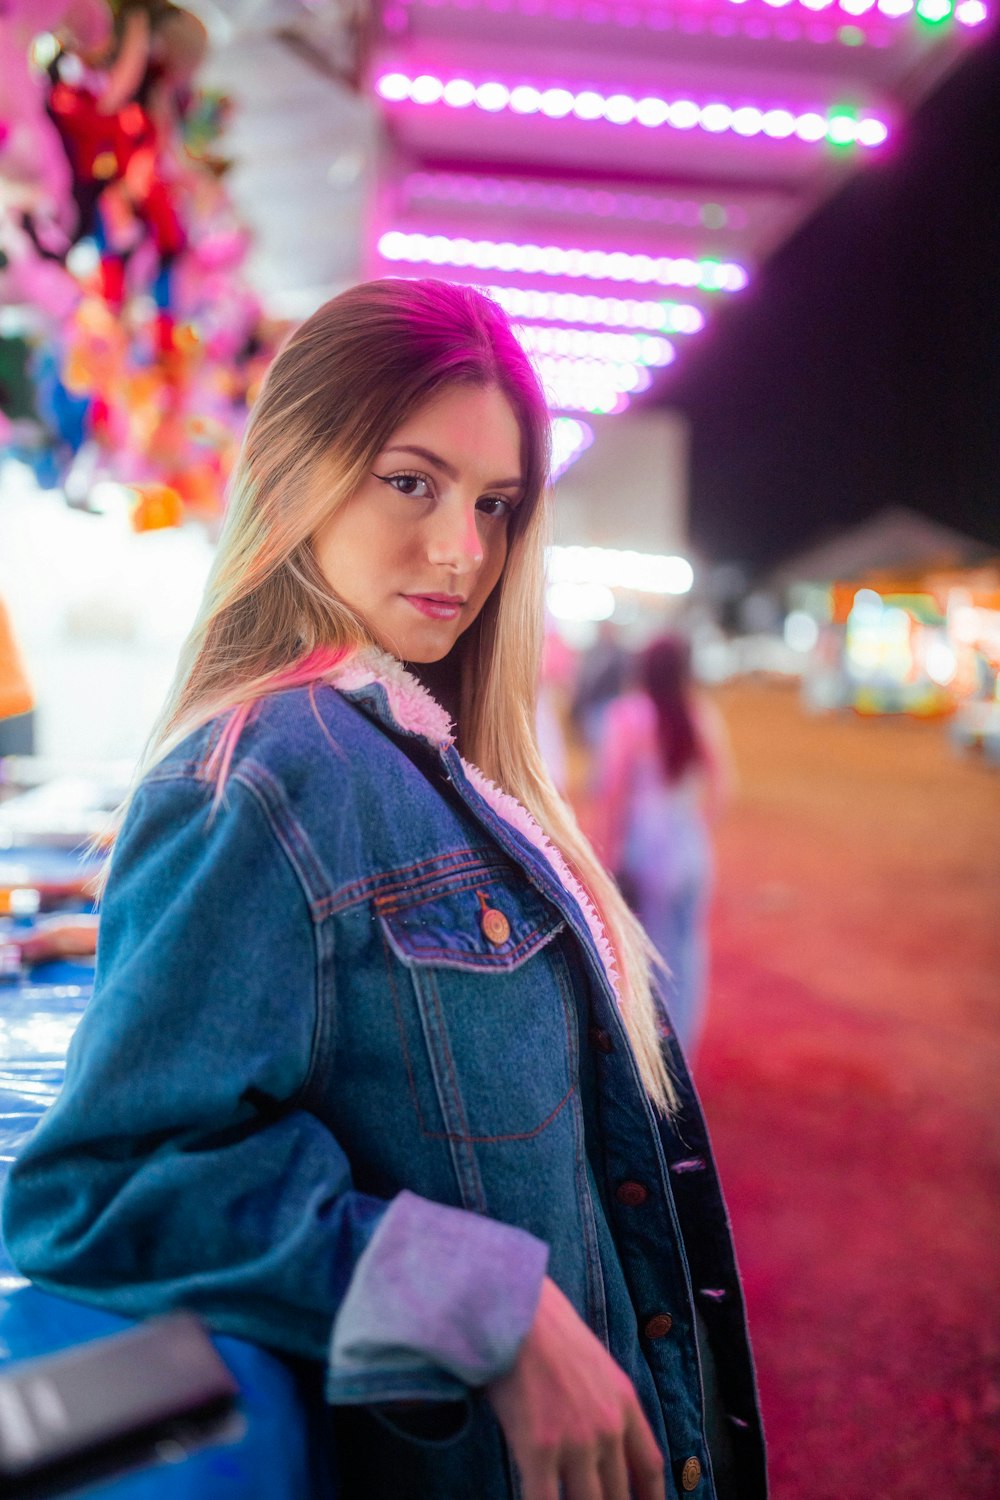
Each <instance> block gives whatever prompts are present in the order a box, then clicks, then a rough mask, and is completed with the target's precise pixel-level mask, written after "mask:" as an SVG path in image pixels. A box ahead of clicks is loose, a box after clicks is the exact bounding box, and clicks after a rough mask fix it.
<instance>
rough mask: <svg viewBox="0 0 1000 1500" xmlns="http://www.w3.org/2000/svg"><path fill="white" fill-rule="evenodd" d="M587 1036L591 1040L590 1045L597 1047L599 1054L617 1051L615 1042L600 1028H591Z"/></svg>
mask: <svg viewBox="0 0 1000 1500" xmlns="http://www.w3.org/2000/svg"><path fill="white" fill-rule="evenodd" d="M587 1035H588V1037H589V1039H590V1045H591V1046H592V1047H596V1048H597V1050H598V1052H613V1051H614V1050H615V1044H614V1042H613V1041H612V1040H611V1038H610V1036H609V1035H608V1033H607V1032H606V1031H602V1030H601V1028H600V1026H591V1028H590V1031H589V1032H588V1033H587Z"/></svg>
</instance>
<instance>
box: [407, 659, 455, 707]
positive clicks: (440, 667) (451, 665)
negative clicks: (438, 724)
mask: <svg viewBox="0 0 1000 1500" xmlns="http://www.w3.org/2000/svg"><path fill="white" fill-rule="evenodd" d="M403 666H404V667H405V668H406V670H407V671H408V672H410V673H412V675H413V676H414V677H415V678H416V679H417V681H418V682H419V683H420V684H421V685H422V686H423V687H425V688H426V689H427V691H428V692H429V693H430V695H431V697H432V698H433V699H435V701H436V702H438V703H440V705H441V707H442V708H443V709H444V711H445V713H446V714H447V715H448V717H449V718H450V719H451V721H452V723H453V724H456V725H457V723H458V711H459V707H460V703H461V673H460V668H459V662H458V658H457V656H456V654H455V652H453V651H452V652H449V653H448V655H447V656H445V657H443V658H442V659H441V661H416V662H414V661H404V663H403Z"/></svg>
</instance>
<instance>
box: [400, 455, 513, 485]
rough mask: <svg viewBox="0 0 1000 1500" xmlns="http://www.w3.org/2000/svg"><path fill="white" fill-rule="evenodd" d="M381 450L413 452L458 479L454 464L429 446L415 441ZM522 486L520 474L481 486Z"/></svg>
mask: <svg viewBox="0 0 1000 1500" xmlns="http://www.w3.org/2000/svg"><path fill="white" fill-rule="evenodd" d="M382 452H383V453H414V454H416V456H417V458H422V459H423V460H424V462H425V463H429V464H433V465H434V467H435V468H436V469H440V470H441V472H442V474H447V476H448V478H449V479H451V480H457V479H458V470H457V469H456V468H455V466H454V464H450V463H449V462H448V460H447V459H446V458H441V457H440V455H439V454H437V453H432V452H431V450H430V448H420V447H418V446H417V444H416V443H394V444H393V445H392V447H391V448H383V449H382ZM523 487H524V480H523V479H522V478H521V476H520V474H518V475H517V477H516V478H515V479H493V480H491V481H490V483H489V484H487V485H484V486H483V488H484V489H488V490H512V489H523Z"/></svg>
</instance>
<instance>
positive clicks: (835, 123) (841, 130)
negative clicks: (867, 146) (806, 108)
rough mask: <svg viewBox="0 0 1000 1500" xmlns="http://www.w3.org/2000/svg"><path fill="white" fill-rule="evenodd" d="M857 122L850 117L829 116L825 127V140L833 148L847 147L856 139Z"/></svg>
mask: <svg viewBox="0 0 1000 1500" xmlns="http://www.w3.org/2000/svg"><path fill="white" fill-rule="evenodd" d="M857 134H858V122H857V120H855V119H854V118H853V117H852V116H851V115H831V116H830V120H829V123H828V125H827V127H826V135H827V139H828V140H830V141H832V142H833V144H834V145H835V146H847V145H850V143H851V142H852V141H854V140H855V139H856V138H857Z"/></svg>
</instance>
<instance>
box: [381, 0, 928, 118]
mask: <svg viewBox="0 0 1000 1500" xmlns="http://www.w3.org/2000/svg"><path fill="white" fill-rule="evenodd" d="M942 6H946V7H947V12H948V13H950V10H951V0H918V3H917V10H918V11H919V12H920V14H921V15H923V16H924V17H925V19H927V20H932V19H935V17H936V11H937V10H938V9H940V7H942ZM931 11H934V12H935V15H931V14H930V12H931ZM375 88H376V90H377V92H378V93H379V94H380V95H381V97H382V98H383V99H384V100H385V101H386V103H388V104H405V103H410V104H416V105H418V106H428V105H436V104H444V105H447V106H449V107H450V108H452V109H468V108H469V106H470V105H472V106H474V107H475V108H477V109H481V110H483V111H485V112H486V113H487V114H500V113H503V112H505V111H511V112H512V113H514V114H517V115H534V114H540V115H545V116H547V117H548V118H549V119H557V120H561V119H565V118H567V117H568V116H569V115H573V116H574V118H575V119H577V120H579V121H580V122H581V123H582V124H591V123H594V122H597V121H600V120H603V121H605V122H606V123H607V124H609V125H639V126H643V127H645V128H646V129H649V130H663V129H666V130H704V131H707V132H709V133H710V134H712V135H723V134H726V133H727V132H732V133H733V134H734V135H737V136H743V137H747V138H748V137H751V136H763V137H764V138H765V139H769V140H785V139H788V138H790V137H792V136H795V137H797V138H798V139H799V140H800V141H805V142H808V143H810V144H812V143H816V142H819V141H822V140H828V141H831V142H833V143H834V144H835V145H838V146H842V145H851V144H857V145H859V146H865V147H873V146H881V145H882V144H883V142H885V141H886V140H888V138H889V128H888V125H887V124H886V122H885V121H884V120H881V119H879V118H878V117H877V116H875V115H865V116H864V117H862V118H856V117H855V116H854V115H853V114H852V113H850V112H847V111H845V110H843V109H834V108H831V109H828V110H827V111H826V113H823V112H822V111H820V110H805V111H803V112H801V113H798V114H796V113H795V112H794V111H793V110H792V109H790V108H788V107H786V106H781V105H779V106H775V105H773V104H767V105H752V104H742V103H740V104H734V105H730V104H727V103H725V102H723V101H719V100H710V101H708V102H706V103H703V104H699V103H698V102H697V101H696V100H693V99H661V98H659V97H658V96H655V95H647V96H645V97H643V98H641V99H635V98H633V97H632V95H631V94H609V95H604V94H599V93H597V92H596V91H595V90H593V89H583V90H582V91H581V92H579V93H576V94H574V93H572V92H571V91H570V90H569V89H565V88H540V87H538V86H536V85H533V84H517V85H515V86H514V87H509V86H508V85H507V84H505V83H500V82H498V81H496V80H493V79H491V80H488V81H487V82H484V83H480V84H473V83H472V82H470V81H469V80H468V79H465V78H452V79H448V80H445V79H442V78H439V77H437V76H436V75H434V74H431V73H421V74H418V76H417V77H416V78H411V77H410V76H409V75H408V74H406V73H383V74H382V75H381V77H379V78H378V79H377V80H376V83H375Z"/></svg>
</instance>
